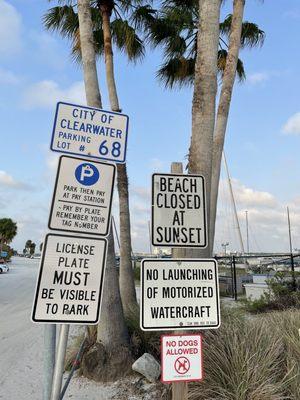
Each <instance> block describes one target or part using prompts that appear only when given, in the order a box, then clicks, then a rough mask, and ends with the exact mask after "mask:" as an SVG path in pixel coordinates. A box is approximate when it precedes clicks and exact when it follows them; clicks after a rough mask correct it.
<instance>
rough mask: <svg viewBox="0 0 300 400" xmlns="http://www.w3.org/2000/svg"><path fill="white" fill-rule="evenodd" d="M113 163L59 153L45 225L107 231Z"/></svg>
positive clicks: (112, 187) (104, 234)
mask: <svg viewBox="0 0 300 400" xmlns="http://www.w3.org/2000/svg"><path fill="white" fill-rule="evenodd" d="M115 169H116V168H115V165H114V164H108V163H100V162H95V161H93V162H91V161H87V160H84V159H80V158H74V157H68V156H62V157H61V158H60V160H59V166H58V171H57V176H56V183H55V188H54V194H53V199H52V205H51V211H50V217H49V224H48V226H49V228H50V229H55V230H58V231H68V232H77V233H88V234H91V235H102V236H106V235H108V233H109V227H110V219H111V218H110V214H111V206H112V198H113V189H114V180H115Z"/></svg>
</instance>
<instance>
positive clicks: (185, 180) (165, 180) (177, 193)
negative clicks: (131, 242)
mask: <svg viewBox="0 0 300 400" xmlns="http://www.w3.org/2000/svg"><path fill="white" fill-rule="evenodd" d="M152 244H153V246H168V247H206V246H207V230H206V209H205V182H204V178H203V176H201V175H175V174H153V176H152Z"/></svg>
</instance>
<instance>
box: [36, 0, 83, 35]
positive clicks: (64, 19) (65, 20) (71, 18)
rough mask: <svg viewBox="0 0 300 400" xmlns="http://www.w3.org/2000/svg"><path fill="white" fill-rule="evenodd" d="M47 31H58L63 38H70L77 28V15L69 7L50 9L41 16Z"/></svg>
mask: <svg viewBox="0 0 300 400" xmlns="http://www.w3.org/2000/svg"><path fill="white" fill-rule="evenodd" d="M43 23H44V26H45V28H46V29H47V30H52V31H59V32H60V34H61V35H62V36H64V37H72V36H73V35H74V34H75V32H76V31H77V29H78V28H79V22H78V15H77V14H76V13H75V11H74V10H73V7H71V6H61V7H60V6H57V7H52V8H50V10H48V11H47V13H46V14H45V15H44V16H43Z"/></svg>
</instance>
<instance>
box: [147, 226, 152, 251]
mask: <svg viewBox="0 0 300 400" xmlns="http://www.w3.org/2000/svg"><path fill="white" fill-rule="evenodd" d="M148 232H149V250H150V254H151V255H152V253H153V252H152V242H151V226H150V221H148Z"/></svg>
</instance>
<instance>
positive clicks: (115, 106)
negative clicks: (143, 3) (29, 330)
mask: <svg viewBox="0 0 300 400" xmlns="http://www.w3.org/2000/svg"><path fill="white" fill-rule="evenodd" d="M100 11H101V15H102V24H103V25H102V27H103V38H104V56H105V69H106V82H107V88H108V93H109V101H110V105H111V109H112V110H113V111H116V112H120V111H121V110H120V106H119V99H118V94H117V88H116V82H115V75H114V63H113V51H112V39H111V31H110V15H111V5H110V4H108V5H105V4H101V5H100ZM117 172H118V174H117V182H118V194H119V209H120V293H121V299H122V304H123V309H124V312H125V315H129V314H130V312H132V311H133V310H135V309H136V308H137V299H136V292H135V282H134V274H133V269H132V260H131V253H132V246H131V227H130V211H129V194H128V176H127V170H126V164H118V165H117Z"/></svg>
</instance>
